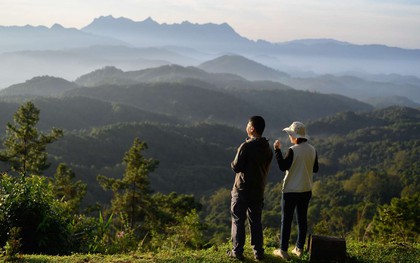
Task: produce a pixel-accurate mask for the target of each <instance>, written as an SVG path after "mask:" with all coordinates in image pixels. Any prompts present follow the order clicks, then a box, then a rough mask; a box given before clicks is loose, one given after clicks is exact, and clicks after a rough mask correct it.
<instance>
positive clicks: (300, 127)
mask: <svg viewBox="0 0 420 263" xmlns="http://www.w3.org/2000/svg"><path fill="white" fill-rule="evenodd" d="M283 131H285V132H287V133H288V134H289V135H290V136H292V137H295V138H303V139H308V136H307V135H306V128H305V125H304V124H303V123H301V122H299V121H295V122H293V123H292V124H291V125H290V126H289V127H287V128H284V129H283Z"/></svg>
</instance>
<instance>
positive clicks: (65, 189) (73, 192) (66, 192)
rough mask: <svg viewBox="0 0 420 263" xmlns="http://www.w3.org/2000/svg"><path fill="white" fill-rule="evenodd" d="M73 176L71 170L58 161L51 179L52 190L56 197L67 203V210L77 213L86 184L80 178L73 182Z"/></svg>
mask: <svg viewBox="0 0 420 263" xmlns="http://www.w3.org/2000/svg"><path fill="white" fill-rule="evenodd" d="M74 178H75V174H74V172H73V170H71V169H70V168H68V167H67V166H66V165H65V164H63V163H60V164H59V165H58V167H57V170H56V172H55V174H54V179H53V180H52V190H53V193H54V195H55V197H56V198H58V199H60V200H61V201H63V202H65V203H66V204H67V207H68V209H69V212H73V213H77V212H78V210H79V207H80V203H81V202H82V199H83V197H84V196H85V194H86V189H87V185H86V184H85V183H83V182H82V181H80V180H79V181H76V182H74Z"/></svg>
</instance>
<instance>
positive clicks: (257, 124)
mask: <svg viewBox="0 0 420 263" xmlns="http://www.w3.org/2000/svg"><path fill="white" fill-rule="evenodd" d="M249 122H250V123H251V125H252V127H254V129H255V131H256V132H257V133H258V134H259V135H262V134H263V132H264V129H265V120H264V118H263V117H261V116H252V117H251V118H249Z"/></svg>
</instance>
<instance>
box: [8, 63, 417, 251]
mask: <svg viewBox="0 0 420 263" xmlns="http://www.w3.org/2000/svg"><path fill="white" fill-rule="evenodd" d="M194 76H195V77H194ZM0 111H1V112H2V118H1V120H0V125H1V126H0V128H1V129H0V138H1V141H2V146H1V147H0V161H1V162H0V168H1V170H0V171H1V172H2V174H3V176H2V178H1V189H0V191H1V193H2V204H6V205H3V206H1V207H0V225H1V226H2V228H1V229H2V232H1V233H0V242H1V243H0V246H1V247H4V246H6V244H9V247H10V246H11V244H12V243H13V242H12V241H19V242H20V246H19V247H20V249H21V250H23V251H24V252H28V253H49V254H68V253H71V252H103V253H116V252H125V251H129V250H133V249H139V247H140V249H142V250H156V249H159V248H163V247H166V248H168V247H171V248H175V247H178V246H183V247H189V248H199V247H206V246H211V245H213V244H218V243H221V242H226V240H227V239H228V238H229V236H230V213H229V207H230V188H231V187H232V184H233V180H234V173H233V172H232V171H231V169H230V162H231V161H232V159H233V157H234V154H235V149H236V147H237V146H238V145H239V144H240V143H241V142H242V141H243V140H244V139H245V136H246V133H245V126H246V123H247V120H248V117H249V116H251V115H262V116H264V118H265V119H266V121H267V129H266V132H265V136H267V138H268V139H269V140H270V141H271V142H273V141H274V140H275V139H278V138H280V139H281V140H282V141H283V142H284V143H285V144H286V145H287V141H286V135H285V134H284V133H282V132H281V130H282V128H284V127H286V126H288V125H289V124H290V122H291V121H294V120H301V121H303V122H305V123H306V124H307V129H308V132H309V135H310V140H311V143H312V144H313V145H315V146H316V148H317V150H318V155H319V162H320V169H319V170H320V171H319V173H318V174H316V175H315V176H314V178H315V179H314V180H315V184H314V189H313V198H312V201H311V203H310V208H309V223H310V233H318V234H326V235H334V236H341V237H346V238H350V239H354V240H358V241H369V240H377V241H386V242H407V243H415V242H419V241H420V240H419V232H420V229H419V227H418V224H417V223H416V222H419V221H420V218H419V217H420V206H419V204H420V194H419V192H420V177H419V174H420V162H419V159H420V158H419V157H420V131H419V129H420V110H419V109H416V108H408V107H389V108H384V109H374V108H373V107H372V106H370V105H368V104H366V103H363V102H360V101H357V100H355V99H350V98H347V97H344V96H340V95H335V94H321V93H317V92H310V91H302V90H295V89H293V88H291V87H288V86H286V85H283V84H280V83H277V82H267V81H247V80H245V79H243V78H240V77H238V76H235V75H232V74H220V73H217V74H216V73H207V72H205V71H203V70H201V69H197V68H192V67H188V68H184V67H180V66H164V67H159V68H156V69H155V70H151V69H149V70H143V71H133V72H123V71H120V70H118V69H115V68H109V67H108V68H104V69H101V70H97V71H95V72H92V73H90V74H87V75H85V76H81V77H80V78H78V79H77V80H76V81H75V82H70V81H66V80H64V79H59V78H53V77H48V76H44V77H37V78H34V79H32V80H29V81H27V82H26V83H22V84H17V85H15V86H11V87H9V88H8V89H5V90H3V91H2V92H1V93H0ZM25 136H26V137H25ZM41 157H42V158H41ZM283 176H284V174H283V173H282V172H280V170H279V169H278V167H276V165H275V162H273V165H272V167H271V169H270V174H269V184H268V186H267V189H266V197H265V206H264V213H263V224H264V226H265V227H266V230H265V231H266V233H267V234H268V235H278V233H279V227H280V218H281V214H280V211H281V209H280V201H281V180H282V178H283ZM34 200H36V201H34ZM31 213H32V214H31ZM27 217H31V218H35V219H34V220H33V221H32V222H28V220H26V221H25V220H23V219H22V218H27ZM37 220H38V221H37ZM36 224H38V225H36ZM47 230H48V231H47ZM31 231H32V232H31ZM33 231H35V232H33ZM43 231H44V232H43ZM46 232H48V233H46ZM34 233H36V234H34ZM294 234H296V233H294ZM19 242H18V243H19ZM139 244H141V245H139ZM16 246H17V245H16Z"/></svg>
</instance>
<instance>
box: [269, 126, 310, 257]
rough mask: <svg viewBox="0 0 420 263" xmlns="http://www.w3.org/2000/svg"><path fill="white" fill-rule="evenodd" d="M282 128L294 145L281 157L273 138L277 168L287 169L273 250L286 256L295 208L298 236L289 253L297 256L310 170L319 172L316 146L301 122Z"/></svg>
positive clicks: (301, 241)
mask: <svg viewBox="0 0 420 263" xmlns="http://www.w3.org/2000/svg"><path fill="white" fill-rule="evenodd" d="M283 131H285V132H287V133H288V134H289V139H290V142H291V143H292V144H293V146H291V147H290V148H289V149H288V150H287V152H286V155H285V157H284V158H283V155H282V153H281V150H280V147H281V142H280V141H279V140H276V141H275V142H274V151H275V154H276V160H277V163H278V165H279V168H280V170H281V171H286V175H285V176H284V179H283V194H282V218H281V240H280V249H276V250H275V251H274V254H275V255H277V256H280V257H282V258H284V259H289V254H288V253H287V250H288V248H289V238H290V231H291V225H292V220H293V214H294V211H295V210H296V215H297V223H298V238H297V241H296V247H295V248H294V249H293V251H292V253H294V254H295V255H297V256H298V257H300V256H301V255H302V252H303V247H304V244H305V239H306V233H307V229H308V224H307V214H308V206H309V200H310V199H311V196H312V184H313V179H312V178H313V173H316V172H318V155H317V152H316V150H315V148H314V147H313V146H312V145H311V144H309V143H308V137H307V135H306V129H305V125H304V124H303V123H301V122H298V121H295V122H293V123H292V124H291V125H290V126H289V127H287V128H285V129H283Z"/></svg>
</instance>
